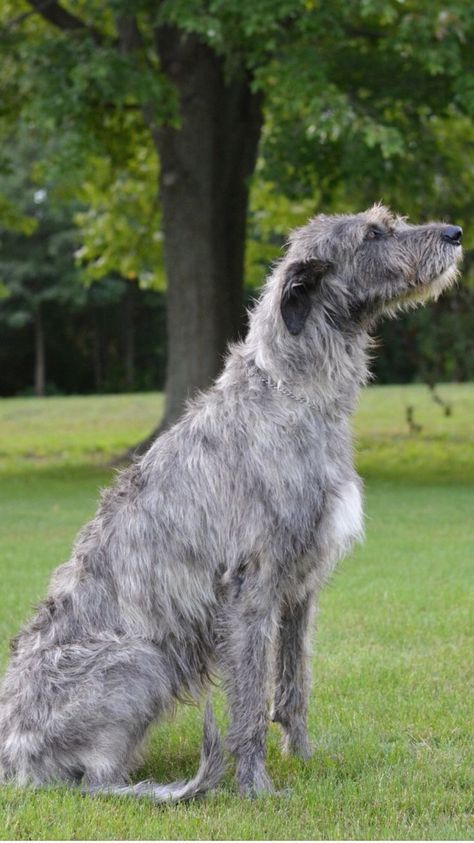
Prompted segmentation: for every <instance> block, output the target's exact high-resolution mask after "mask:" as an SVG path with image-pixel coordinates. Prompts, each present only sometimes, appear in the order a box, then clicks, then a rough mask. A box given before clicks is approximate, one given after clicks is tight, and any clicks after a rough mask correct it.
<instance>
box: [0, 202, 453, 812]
mask: <svg viewBox="0 0 474 843" xmlns="http://www.w3.org/2000/svg"><path fill="white" fill-rule="evenodd" d="M461 236H462V230H461V229H460V228H459V227H458V226H454V225H445V224H441V223H430V224H427V225H419V226H412V225H408V224H407V223H406V222H405V221H404V220H403V219H401V218H399V217H395V216H393V215H392V214H391V213H390V212H389V211H388V210H387V209H386V208H384V207H382V206H375V207H373V208H371V209H370V210H368V211H366V212H365V213H362V214H357V215H354V216H333V217H330V216H318V217H316V218H315V219H314V220H312V221H311V222H309V223H308V225H306V226H305V227H304V228H301V229H299V230H297V231H295V232H294V233H293V234H292V235H291V237H290V240H289V245H288V248H287V251H286V254H285V256H284V257H283V259H282V260H281V261H280V263H279V264H278V265H277V266H276V267H275V269H274V270H273V272H272V273H271V275H270V277H269V278H268V280H267V282H266V284H265V287H264V289H263V292H262V295H261V297H260V300H259V302H258V303H257V305H256V307H255V309H254V311H253V313H252V315H251V319H250V327H249V332H248V336H247V338H246V340H245V341H244V342H242V343H240V344H239V345H235V346H234V347H232V348H231V349H230V351H229V354H228V357H227V360H226V363H225V367H224V371H223V373H222V374H221V376H220V377H219V378H218V380H217V381H216V383H215V384H214V386H213V387H212V388H211V389H210V390H209V391H208V392H206V393H204V394H202V395H200V396H199V397H198V398H197V399H196V400H195V401H194V402H193V403H192V404H190V406H189V408H188V410H187V412H186V413H185V415H184V416H183V418H182V419H181V420H180V421H179V422H178V424H176V425H175V426H174V427H173V428H172V429H171V430H170V431H168V432H167V433H165V434H164V435H162V436H161V437H160V438H159V439H158V440H157V441H156V442H155V443H154V444H153V445H152V447H151V448H150V450H149V451H148V453H146V454H145V456H144V457H142V458H141V459H140V460H139V461H138V462H136V463H135V464H134V465H132V466H131V467H130V468H129V469H127V470H126V471H124V472H123V473H122V474H121V475H120V477H119V478H118V480H117V482H116V483H115V485H114V486H113V487H112V488H110V489H109V490H108V491H106V492H105V494H104V496H103V498H102V502H101V505H100V507H99V509H98V512H97V515H96V516H95V518H94V519H93V521H91V522H90V523H89V524H87V525H86V526H85V527H84V529H83V530H82V532H81V533H80V535H79V537H78V539H77V541H76V544H75V546H74V550H73V553H72V557H71V559H70V561H68V562H66V564H64V565H61V566H60V567H59V568H58V569H57V570H56V571H55V573H54V574H53V577H52V580H51V584H50V587H49V592H48V596H47V598H46V600H45V601H44V602H43V603H41V605H40V606H39V608H38V609H37V611H36V614H35V616H34V617H33V618H32V620H31V621H30V622H29V623H27V624H26V626H25V627H24V628H23V630H22V631H21V632H20V634H19V635H18V636H17V638H16V639H15V641H14V642H13V644H12V655H11V661H10V664H9V666H8V669H7V672H6V676H5V679H4V682H3V687H2V690H1V694H0V771H1V776H2V778H3V779H4V780H6V781H8V780H12V781H14V782H16V783H17V784H20V785H23V784H33V785H43V784H51V783H54V782H58V781H67V782H71V783H76V784H80V786H81V787H82V788H84V789H85V790H87V791H92V792H105V793H120V794H121V793H124V794H132V795H137V796H141V795H146V796H149V797H152V798H154V799H155V800H156V801H166V800H178V799H185V798H190V797H193V796H196V795H198V794H200V793H203V792H204V791H205V790H206V789H209V788H211V787H214V786H215V785H216V784H217V781H218V780H219V778H220V777H221V775H222V771H223V755H222V750H221V746H220V741H219V738H218V733H217V730H216V728H215V725H214V722H213V719H212V715H211V712H210V711H208V712H207V714H206V718H205V739H204V745H203V754H202V762H201V767H200V768H199V772H198V774H197V776H196V777H195V778H194V779H193V780H192V781H190V782H184V783H175V784H171V785H168V786H160V785H157V784H154V783H153V782H141V783H138V784H134V785H132V784H129V783H128V776H129V773H130V771H131V770H132V768H133V766H134V764H136V763H137V758H138V757H139V755H138V750H139V748H140V745H141V743H142V742H143V739H144V737H145V735H146V732H147V730H148V728H149V726H150V725H151V724H152V723H154V722H156V721H157V720H158V719H159V718H160V716H161V715H162V714H164V713H165V712H166V711H168V710H169V709H170V708H171V707H172V705H173V703H174V702H175V701H176V700H177V699H180V698H182V697H183V696H191V697H194V698H197V697H199V696H200V695H201V694H202V693H203V690H204V688H205V686H206V683H207V680H208V677H209V676H210V674H212V673H214V672H216V671H217V672H218V673H219V674H220V675H222V676H223V677H224V681H225V687H226V691H227V695H228V702H229V709H230V728H229V733H228V736H227V746H228V748H229V749H230V750H231V751H232V753H233V754H234V756H235V759H236V765H237V780H238V783H239V787H240V790H241V792H242V793H245V794H255V793H260V792H263V791H270V790H271V783H270V780H269V778H268V776H267V773H266V770H265V739H266V731H267V723H268V720H269V716H270V715H269V711H270V704H271V709H272V716H273V719H274V720H275V721H276V722H278V723H279V724H280V725H281V727H282V730H283V740H284V745H285V748H287V749H288V750H289V751H291V752H294V753H297V754H299V755H301V756H304V757H307V756H308V755H309V754H310V743H309V740H308V735H307V731H306V715H307V709H308V694H309V675H308V666H307V650H308V644H307V640H308V629H309V626H310V620H311V616H312V607H313V606H314V605H315V602H316V600H317V597H318V593H319V591H320V589H321V586H322V585H323V583H324V582H325V580H326V579H327V577H328V576H329V575H330V573H331V571H332V570H333V568H334V566H335V564H336V562H337V560H338V559H340V558H341V556H343V555H344V554H346V553H347V552H348V551H349V550H350V548H351V546H352V544H353V543H354V541H356V540H358V539H360V538H361V537H362V532H363V524H362V520H363V519H362V502H361V482H360V479H359V478H358V476H357V474H356V473H355V471H354V467H353V461H352V445H351V435H350V430H349V424H348V418H349V416H350V414H351V412H352V410H353V408H354V404H355V401H356V397H357V393H358V391H359V388H360V386H361V385H362V384H363V383H364V382H365V381H366V378H367V358H366V348H367V346H368V344H369V333H370V330H371V328H372V326H373V325H374V323H375V322H376V320H377V318H378V317H379V316H380V315H382V314H383V313H386V312H389V313H393V312H395V311H396V310H397V309H398V308H400V307H404V306H408V305H410V306H411V305H414V304H416V303H418V302H423V301H425V300H426V299H429V298H436V297H437V296H438V295H439V294H440V293H441V292H442V290H443V289H444V288H446V287H447V286H449V285H450V284H451V283H452V282H453V281H454V279H455V278H456V276H457V274H458V270H457V265H458V263H459V260H460V257H461V247H460V243H461Z"/></svg>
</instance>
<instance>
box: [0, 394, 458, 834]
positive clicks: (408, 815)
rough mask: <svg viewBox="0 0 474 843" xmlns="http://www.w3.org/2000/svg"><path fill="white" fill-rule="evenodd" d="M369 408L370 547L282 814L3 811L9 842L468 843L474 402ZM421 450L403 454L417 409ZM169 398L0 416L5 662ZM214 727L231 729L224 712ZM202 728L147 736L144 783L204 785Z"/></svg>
mask: <svg viewBox="0 0 474 843" xmlns="http://www.w3.org/2000/svg"><path fill="white" fill-rule="evenodd" d="M440 392H441V394H442V395H443V397H445V398H447V399H448V400H449V401H450V402H451V403H452V406H453V413H452V416H451V417H449V418H447V417H445V416H443V414H442V411H441V408H440V407H439V406H437V405H436V404H434V403H433V401H432V399H431V398H430V396H429V394H428V392H427V390H426V389H425V388H423V387H373V388H371V389H369V390H367V391H366V392H364V394H363V397H362V400H361V405H360V409H359V411H358V414H357V417H356V420H355V428H356V432H357V442H358V445H357V454H358V464H359V470H360V472H361V474H362V475H363V477H364V479H365V481H366V512H367V539H366V542H365V544H364V545H363V546H362V547H360V548H358V549H357V551H356V552H355V553H354V554H353V556H352V557H351V558H350V559H348V560H346V561H345V562H344V563H343V565H342V566H341V567H340V569H339V572H338V574H337V575H336V577H335V578H334V579H333V581H332V583H331V585H330V586H329V587H328V588H327V589H326V591H325V592H324V595H323V599H322V605H321V612H320V616H319V632H318V636H317V647H315V649H314V658H313V668H314V690H313V693H312V703H311V714H310V731H311V734H312V737H313V739H314V743H315V748H316V749H315V754H314V758H313V759H312V761H311V762H309V763H307V764H303V763H302V762H299V761H297V760H294V759H287V758H285V759H283V758H282V756H281V755H280V752H279V747H278V732H277V729H276V727H272V728H271V730H270V736H269V754H268V755H269V757H268V764H269V769H270V772H271V775H272V777H273V779H274V781H275V783H276V785H277V787H279V788H281V789H282V790H283V789H289V795H288V796H287V797H280V798H273V797H271V798H265V799H259V800H256V801H253V802H251V801H248V800H246V801H245V802H244V801H242V800H241V799H240V798H238V797H237V795H236V793H235V791H234V786H233V779H232V775H231V773H229V774H228V775H227V777H226V779H225V782H224V785H223V788H222V789H221V790H220V791H219V792H218V793H217V794H216V795H214V796H212V797H210V798H208V799H206V800H204V801H202V802H196V803H193V804H189V805H178V806H172V807H161V808H159V807H155V806H153V805H152V804H149V803H148V802H146V801H143V802H134V801H133V800H125V799H124V800H119V799H114V798H110V797H109V798H102V799H95V800H94V799H90V798H84V797H81V796H80V795H79V794H77V793H74V792H71V791H68V790H66V789H59V790H54V791H53V790H49V791H42V792H35V793H32V792H28V791H14V790H13V789H11V788H3V789H1V791H0V837H1V838H2V839H19V838H22V839H24V838H36V839H78V838H79V839H91V838H92V839H120V838H122V839H127V838H128V839H131V838H133V839H137V838H138V839H160V838H180V839H189V838H191V839H192V838H195V839H197V838H207V839H222V838H224V839H225V838H227V839H229V838H233V839H271V838H275V839H290V838H291V839H305V838H306V839H308V838H309V839H314V838H332V839H334V838H336V839H337V838H342V839H348V838H356V839H357V838H359V839H360V838H366V839H367V838H368V839H384V838H385V839H387V838H392V839H410V838H421V839H463V838H464V839H466V838H469V839H472V831H473V825H472V809H473V803H472V793H473V788H472V785H473V783H474V782H473V780H472V766H473V765H472V762H473V752H472V742H471V741H472V738H471V729H472V680H473V675H472V652H473V650H472V645H473V642H472V634H473V623H472V620H473V619H472V605H473V603H472V597H473V577H472V561H473V546H474V526H473V491H474V421H473V420H474V386H473V385H465V386H446V387H441V388H440ZM408 403H409V404H412V405H413V406H414V407H415V419H416V421H417V422H418V423H419V424H421V425H422V427H423V430H422V431H421V433H419V434H416V435H410V434H408V432H407V430H406V424H405V405H406V404H408ZM160 407H161V398H160V397H159V396H156V395H137V396H110V397H101V398H54V399H53V398H51V399H46V400H44V401H38V400H35V399H12V400H3V401H2V402H0V452H1V453H0V460H1V465H0V467H1V474H0V483H1V485H0V525H1V532H0V576H1V582H2V605H1V609H0V647H1V649H0V656H1V658H2V659H6V656H7V639H8V637H9V636H10V635H11V634H13V633H14V632H15V631H16V630H17V629H18V626H19V624H20V623H21V621H22V620H23V619H24V618H25V617H26V616H27V615H28V612H29V607H30V605H31V603H32V602H33V601H35V600H37V599H38V598H39V597H40V596H41V595H42V594H43V593H44V590H45V587H46V584H47V581H48V576H49V572H50V571H51V569H52V568H53V567H55V566H56V565H58V564H59V563H60V562H61V561H63V560H64V559H65V558H66V557H67V555H68V553H69V549H70V545H71V541H72V538H73V536H74V534H75V532H76V530H77V528H78V527H79V526H80V525H81V524H82V523H83V522H84V521H85V519H86V518H88V517H89V516H90V515H91V514H92V513H93V511H94V507H95V502H96V498H97V489H98V487H99V486H101V485H104V484H106V483H108V482H109V480H110V476H111V470H110V469H106V468H104V467H101V465H102V466H103V465H104V464H105V463H106V461H107V460H109V459H110V458H111V457H112V456H113V455H115V454H117V453H120V451H122V450H123V449H124V448H125V447H126V446H127V445H130V444H131V443H133V442H134V441H135V440H137V439H138V438H139V437H140V436H142V435H144V434H145V433H147V432H148V431H149V429H150V428H151V427H152V425H154V424H155V422H156V416H157V414H158V413H159V411H160ZM219 716H220V720H221V722H222V723H223V722H224V716H223V702H222V699H221V700H220V708H219ZM200 720H201V715H200V712H199V711H198V710H196V709H194V708H189V707H181V708H180V709H179V711H178V715H177V718H176V720H175V721H173V722H167V723H164V724H162V725H161V726H159V727H158V728H157V729H155V730H154V732H153V735H152V737H151V741H150V750H149V754H148V760H147V763H146V766H145V768H144V769H143V770H142V771H141V774H142V775H143V776H153V777H155V778H157V779H158V780H161V781H166V780H170V779H172V778H175V777H182V776H188V775H190V774H192V773H194V772H195V770H196V767H197V763H198V756H199V743H200V733H201V724H200Z"/></svg>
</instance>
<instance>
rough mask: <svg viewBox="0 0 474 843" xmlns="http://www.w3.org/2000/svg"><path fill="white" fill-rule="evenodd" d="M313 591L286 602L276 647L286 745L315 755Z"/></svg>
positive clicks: (276, 715) (278, 710) (278, 711)
mask: <svg viewBox="0 0 474 843" xmlns="http://www.w3.org/2000/svg"><path fill="white" fill-rule="evenodd" d="M311 617H312V595H307V596H306V597H305V598H304V599H303V600H301V601H298V602H297V603H296V604H292V605H290V604H288V603H284V605H283V608H282V613H281V618H280V624H279V633H278V642H277V650H276V670H275V698H274V705H273V720H274V722H275V723H279V724H280V725H281V726H282V728H283V732H284V738H283V749H284V750H285V751H287V752H291V753H293V754H294V755H298V756H299V757H300V758H304V759H307V758H310V757H311V752H312V750H311V744H310V741H309V738H308V732H307V726H306V720H307V715H308V699H309V691H310V686H311V683H310V679H311V674H310V670H309V663H308V662H309V658H308V637H309V635H308V633H309V625H310V619H311Z"/></svg>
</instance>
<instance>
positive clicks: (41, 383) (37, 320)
mask: <svg viewBox="0 0 474 843" xmlns="http://www.w3.org/2000/svg"><path fill="white" fill-rule="evenodd" d="M34 329H35V372H34V379H35V386H34V389H35V395H36V397H37V398H43V397H44V394H45V386H46V352H45V341H44V326H43V310H42V307H41V304H40V303H39V304H38V305H37V307H36V310H35V314H34Z"/></svg>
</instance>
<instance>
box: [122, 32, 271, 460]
mask: <svg viewBox="0 0 474 843" xmlns="http://www.w3.org/2000/svg"><path fill="white" fill-rule="evenodd" d="M157 50H158V53H159V56H160V61H161V65H162V67H163V69H164V71H165V72H166V74H167V75H168V77H169V78H170V80H171V81H172V82H173V84H174V85H175V87H176V89H177V91H178V95H179V105H180V119H181V126H180V128H179V129H174V128H171V127H170V126H162V127H158V128H156V127H152V132H153V137H154V141H155V144H156V148H157V151H158V155H159V158H160V197H161V205H162V211H163V229H164V258H165V269H166V274H167V279H168V294H167V355H168V356H167V378H166V405H165V414H164V418H163V421H162V422H161V424H160V426H159V427H158V428H157V429H156V430H154V431H153V432H152V433H151V435H150V436H149V437H147V439H146V440H145V441H144V442H142V443H140V445H139V446H138V447H137V449H135V453H137V452H138V453H142V452H143V451H144V450H145V449H146V448H147V447H148V445H149V444H150V443H151V442H152V441H153V439H154V438H155V437H156V435H157V434H158V432H160V431H161V430H163V429H165V428H166V427H168V426H169V425H170V424H172V423H173V422H174V421H175V420H176V418H177V417H178V416H179V415H180V413H181V412H182V410H183V406H184V403H185V401H186V399H187V398H188V397H190V396H192V395H193V394H195V393H196V391H197V390H199V389H203V388H205V387H207V386H208V385H209V383H210V382H211V381H212V379H213V378H214V377H215V376H216V375H217V373H218V372H219V370H220V369H221V367H222V359H223V355H224V352H225V349H226V346H227V343H228V342H229V341H230V340H235V339H236V338H237V337H238V336H239V334H240V333H241V332H242V330H243V327H244V309H243V295H242V291H243V269H244V248H245V227H246V215H247V205H248V191H249V184H248V182H249V178H250V176H251V175H252V173H253V170H254V167H255V161H256V155H257V146H258V141H259V137H260V130H261V125H262V102H261V98H260V96H259V95H256V94H254V93H252V91H251V78H250V75H249V74H248V72H247V71H245V70H244V69H242V70H241V72H240V73H239V74H238V75H234V76H233V77H232V78H230V79H229V78H227V77H226V74H225V68H224V64H223V61H222V60H221V59H220V58H219V57H218V56H217V55H216V53H214V51H213V50H211V49H210V48H209V47H207V46H206V45H204V44H202V43H201V42H200V41H199V40H198V38H196V37H195V36H187V35H185V34H183V33H182V32H180V31H179V30H178V29H176V28H174V27H163V28H161V29H160V30H159V31H158V33H157Z"/></svg>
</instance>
